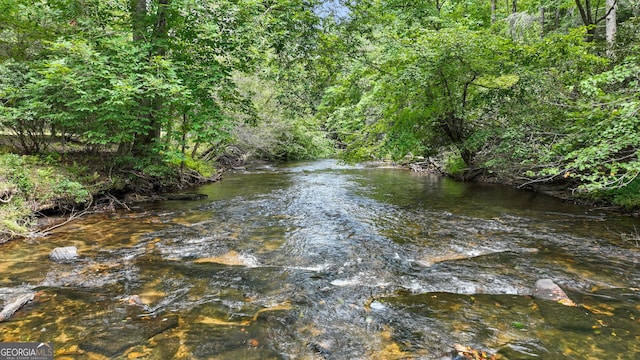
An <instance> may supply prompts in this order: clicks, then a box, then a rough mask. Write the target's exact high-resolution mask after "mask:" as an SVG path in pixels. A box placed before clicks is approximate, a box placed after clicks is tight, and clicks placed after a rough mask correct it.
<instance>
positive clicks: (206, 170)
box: [0, 153, 218, 243]
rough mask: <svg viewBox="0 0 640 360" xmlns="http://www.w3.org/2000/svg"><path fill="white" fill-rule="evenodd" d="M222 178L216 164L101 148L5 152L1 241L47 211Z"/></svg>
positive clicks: (0, 172)
mask: <svg viewBox="0 0 640 360" xmlns="http://www.w3.org/2000/svg"><path fill="white" fill-rule="evenodd" d="M156 160H158V159H156ZM203 174H204V175H203ZM217 177H218V175H217V171H216V169H215V168H214V167H212V166H210V165H207V164H203V163H200V162H195V161H188V162H185V164H182V163H172V162H166V161H144V162H141V161H135V160H132V159H123V158H116V157H112V156H111V155H109V154H95V153H69V154H58V153H51V154H48V155H40V156H25V155H17V154H13V153H5V154H0V243H3V242H6V241H8V240H10V239H12V238H15V237H22V236H27V235H28V234H29V233H30V232H31V231H32V230H33V228H34V226H35V225H36V220H37V217H38V216H39V215H42V214H50V213H67V214H70V213H74V212H77V211H81V210H84V209H87V208H89V207H96V206H102V205H105V203H109V202H111V204H109V205H112V202H113V200H114V199H116V197H124V195H125V194H127V193H137V194H142V195H149V194H155V193H160V192H163V191H168V190H174V189H178V188H184V187H187V186H191V185H195V184H198V183H204V182H210V181H214V180H215V179H216V178H217ZM114 195H115V196H114Z"/></svg>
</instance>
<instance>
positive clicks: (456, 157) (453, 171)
mask: <svg viewBox="0 0 640 360" xmlns="http://www.w3.org/2000/svg"><path fill="white" fill-rule="evenodd" d="M466 169H467V164H466V163H465V161H464V160H463V159H462V157H461V156H460V154H456V153H451V154H449V156H448V157H447V158H446V160H445V164H444V170H445V171H446V172H447V174H450V175H451V176H453V177H454V178H462V176H463V175H464V173H465V171H466Z"/></svg>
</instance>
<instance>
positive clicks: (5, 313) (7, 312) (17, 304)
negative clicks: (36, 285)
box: [0, 293, 35, 322]
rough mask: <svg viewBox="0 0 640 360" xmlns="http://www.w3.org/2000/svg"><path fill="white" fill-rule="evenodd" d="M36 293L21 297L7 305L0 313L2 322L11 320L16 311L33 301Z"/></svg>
mask: <svg viewBox="0 0 640 360" xmlns="http://www.w3.org/2000/svg"><path fill="white" fill-rule="evenodd" d="M34 295H35V294H34V293H29V294H24V295H20V296H19V297H18V298H17V299H16V300H14V301H13V302H11V303H9V304H7V305H5V307H4V308H3V309H2V311H0V322H3V321H5V320H7V319H9V318H10V317H11V316H12V315H13V314H15V312H16V311H18V310H19V309H20V308H21V307H22V306H23V305H24V304H26V303H28V302H29V301H31V300H33V297H34Z"/></svg>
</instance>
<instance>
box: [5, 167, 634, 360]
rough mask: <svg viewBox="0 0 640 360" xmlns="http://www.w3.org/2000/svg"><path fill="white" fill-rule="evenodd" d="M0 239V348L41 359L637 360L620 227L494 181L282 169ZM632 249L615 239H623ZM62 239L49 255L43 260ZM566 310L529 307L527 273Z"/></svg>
mask: <svg viewBox="0 0 640 360" xmlns="http://www.w3.org/2000/svg"><path fill="white" fill-rule="evenodd" d="M197 190H198V191H199V192H201V193H204V194H207V195H208V198H207V199H204V200H198V201H193V202H175V201H171V202H165V203H155V204H145V205H143V206H141V207H139V208H137V209H134V211H131V212H123V213H118V214H106V215H95V216H91V217H87V218H83V219H80V220H78V221H75V222H73V223H71V224H69V225H67V226H65V227H62V228H59V229H57V230H56V231H55V232H54V234H52V235H51V236H48V237H46V238H42V239H38V242H37V243H26V242H13V243H10V244H6V245H3V247H2V253H3V260H2V261H1V262H0V270H1V271H0V298H1V299H2V300H4V301H5V302H7V301H11V299H12V298H14V297H15V296H16V294H20V293H21V292H25V291H33V292H34V293H35V299H34V301H32V302H31V303H29V304H27V305H26V306H24V307H23V308H22V309H21V310H20V311H19V312H18V313H16V314H15V315H14V316H13V317H12V318H10V319H9V321H6V322H3V323H0V335H1V340H2V341H47V342H49V341H51V342H53V343H54V344H55V349H56V359H109V358H126V359H137V358H139V359H170V358H177V359H210V358H213V359H449V358H451V357H450V355H449V354H450V350H451V349H452V346H453V345H454V344H463V345H465V346H471V347H474V348H479V349H484V350H487V351H488V352H490V353H494V354H498V358H500V359H605V358H607V359H608V358H611V359H636V354H637V353H638V352H640V346H639V345H638V344H640V342H639V340H640V305H639V304H640V290H639V289H638V288H637V287H638V284H639V280H640V268H639V267H638V263H639V262H640V248H638V247H637V245H636V244H635V242H633V241H629V237H621V236H620V234H621V233H627V234H629V233H634V231H635V230H634V229H635V226H636V225H638V224H637V220H636V219H632V218H625V217H621V216H616V215H615V214H607V213H600V212H590V211H588V209H586V208H583V207H579V206H575V205H571V204H567V203H564V202H561V201H558V200H556V199H552V198H549V197H546V196H543V195H539V194H534V193H530V192H524V191H516V190H513V189H508V188H504V187H500V186H495V185H483V184H464V183H457V182H453V181H450V180H449V179H446V178H442V177H438V176H432V175H419V174H414V173H410V172H408V171H404V170H395V169H377V168H369V167H365V166H357V167H352V166H345V165H340V164H337V163H336V162H334V161H319V162H311V163H298V164H291V165H289V166H281V167H279V168H266V169H263V170H260V171H247V172H239V173H234V174H227V175H226V176H225V178H224V179H223V180H222V181H221V182H218V183H215V184H211V185H207V186H204V187H202V188H200V189H197ZM632 238H633V237H632ZM59 246H76V247H77V248H78V252H79V254H80V257H79V258H78V259H77V260H75V261H72V262H67V263H54V262H52V261H51V260H50V259H49V258H48V254H49V252H50V251H51V250H52V249H53V248H55V247H59ZM542 278H549V279H553V280H554V281H555V282H556V283H558V284H559V285H560V286H561V287H562V288H563V289H564V290H565V291H566V292H567V294H568V295H569V297H570V298H571V299H572V300H573V301H574V302H575V303H576V304H578V306H575V307H571V306H564V305H562V304H560V303H556V302H553V301H545V300H539V299H534V298H533V297H531V296H530V294H531V288H532V286H533V284H534V283H535V282H536V280H538V279H542Z"/></svg>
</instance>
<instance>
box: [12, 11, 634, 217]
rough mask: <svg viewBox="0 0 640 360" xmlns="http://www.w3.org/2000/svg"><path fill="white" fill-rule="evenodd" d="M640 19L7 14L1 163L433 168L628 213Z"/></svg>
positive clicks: (506, 14) (558, 14)
mask: <svg viewBox="0 0 640 360" xmlns="http://www.w3.org/2000/svg"><path fill="white" fill-rule="evenodd" d="M639 12H640V5H639V4H638V3H637V2H634V1H631V0H606V1H605V0H598V1H594V0H567V1H528V0H521V1H518V0H510V1H506V2H497V1H495V0H491V1H476V0H464V1H461V0H418V1H415V0H413V1H404V0H332V1H319V0H283V1H272V0H220V1H208V0H204V1H190V0H129V1H124V0H108V1H98V0H81V1H73V0H46V1H45V0H35V1H25V0H6V1H3V2H2V4H0V131H1V134H2V139H3V142H2V143H3V148H2V151H3V152H5V153H6V152H21V153H23V154H31V155H38V156H51V154H52V153H61V152H63V153H64V152H69V151H82V152H87V153H93V154H102V155H104V154H109V159H111V160H110V161H112V162H110V163H109V166H111V167H114V166H115V167H124V166H128V167H132V168H133V169H134V170H136V171H140V172H142V173H148V174H160V175H162V174H163V172H162V171H160V172H158V169H159V167H165V166H166V167H172V166H173V167H174V168H175V167H177V166H179V167H180V169H184V167H185V164H186V166H191V167H193V168H195V169H196V170H198V166H199V165H197V163H199V162H210V161H212V160H215V159H220V158H221V157H225V156H226V157H227V158H229V157H233V156H235V157H239V158H242V159H246V158H248V157H257V158H265V159H270V160H291V159H307V158H317V157H323V156H340V157H343V158H344V159H347V160H350V161H361V160H372V159H392V160H400V159H428V158H432V159H439V163H440V164H441V165H442V169H443V171H446V172H447V173H448V174H449V175H452V176H457V177H460V178H469V177H471V176H474V175H477V174H484V175H485V176H494V177H497V178H499V179H501V181H503V182H509V183H512V184H517V185H520V186H523V187H526V186H534V185H537V184H545V183H556V182H562V183H565V184H567V186H568V187H569V189H571V190H572V191H574V192H575V193H583V194H587V195H589V196H595V197H597V198H601V197H602V198H605V199H608V200H610V201H613V202H614V203H616V204H618V205H623V206H627V207H629V208H635V207H637V206H638V204H640V180H639V179H638V174H640V161H639V159H638V155H639V150H640V136H639V135H638V130H639V115H638V110H639V109H640V95H639V94H640V91H638V90H639V89H638V86H639V85H638V84H639V78H640V57H639V56H638V55H637V54H638V53H640V51H638V50H640V46H639V42H638V39H640V36H639V35H640V34H639V33H640V21H639V20H638V14H639ZM95 156H98V155H95ZM201 169H202V167H200V170H201ZM163 171H164V170H163Z"/></svg>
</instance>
